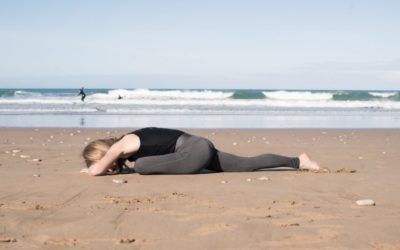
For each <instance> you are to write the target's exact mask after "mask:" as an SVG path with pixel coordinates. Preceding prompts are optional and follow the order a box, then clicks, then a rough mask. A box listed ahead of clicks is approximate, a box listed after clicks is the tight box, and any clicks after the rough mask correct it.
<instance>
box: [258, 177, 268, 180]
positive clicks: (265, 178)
mask: <svg viewBox="0 0 400 250" xmlns="http://www.w3.org/2000/svg"><path fill="white" fill-rule="evenodd" d="M257 180H259V181H268V180H269V178H268V177H266V176H261V177H259V178H257Z"/></svg>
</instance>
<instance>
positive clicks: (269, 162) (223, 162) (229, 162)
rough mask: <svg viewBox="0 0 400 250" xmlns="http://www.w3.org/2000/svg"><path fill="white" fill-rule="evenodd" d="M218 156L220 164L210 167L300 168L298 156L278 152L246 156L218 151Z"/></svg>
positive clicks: (246, 169) (227, 169) (235, 169)
mask: <svg viewBox="0 0 400 250" xmlns="http://www.w3.org/2000/svg"><path fill="white" fill-rule="evenodd" d="M217 158H218V163H219V166H215V165H214V166H211V167H210V168H209V169H211V170H217V169H220V171H224V172H250V171H256V170H259V169H263V168H276V167H290V168H294V169H298V168H299V163H300V161H299V158H298V157H287V156H282V155H276V154H262V155H258V156H253V157H245V156H238V155H234V154H229V153H226V152H221V151H217ZM214 163H215V161H214Z"/></svg>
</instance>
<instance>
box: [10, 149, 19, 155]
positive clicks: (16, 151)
mask: <svg viewBox="0 0 400 250" xmlns="http://www.w3.org/2000/svg"><path fill="white" fill-rule="evenodd" d="M11 152H13V153H14V154H15V153H19V152H21V150H19V149H14V150H12V151H11Z"/></svg>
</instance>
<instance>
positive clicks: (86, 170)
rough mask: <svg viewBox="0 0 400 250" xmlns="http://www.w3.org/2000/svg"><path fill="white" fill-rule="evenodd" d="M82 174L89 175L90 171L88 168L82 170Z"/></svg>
mask: <svg viewBox="0 0 400 250" xmlns="http://www.w3.org/2000/svg"><path fill="white" fill-rule="evenodd" d="M80 173H85V174H88V173H89V169H88V168H82V169H81V171H80Z"/></svg>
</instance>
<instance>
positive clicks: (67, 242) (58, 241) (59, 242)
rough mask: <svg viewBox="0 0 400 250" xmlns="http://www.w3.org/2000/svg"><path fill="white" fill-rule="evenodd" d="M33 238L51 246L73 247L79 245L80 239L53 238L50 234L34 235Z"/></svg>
mask: <svg viewBox="0 0 400 250" xmlns="http://www.w3.org/2000/svg"><path fill="white" fill-rule="evenodd" d="M33 239H34V240H36V241H39V242H41V243H42V244H43V245H45V246H50V247H73V246H77V245H79V242H78V240H77V239H73V238H72V239H67V238H53V237H51V236H48V235H39V236H36V237H34V238H33Z"/></svg>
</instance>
